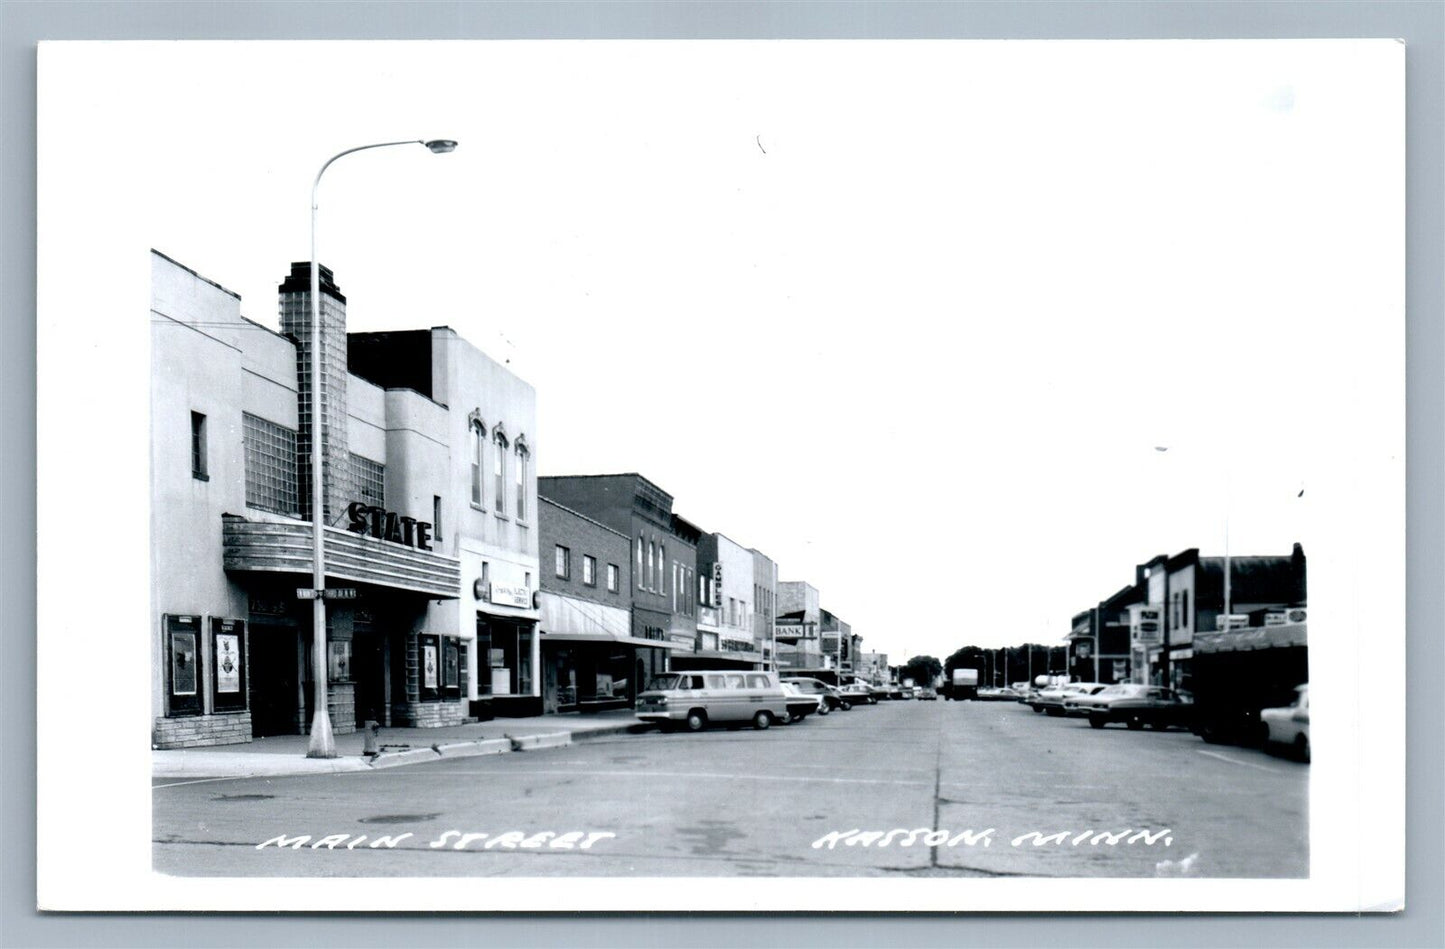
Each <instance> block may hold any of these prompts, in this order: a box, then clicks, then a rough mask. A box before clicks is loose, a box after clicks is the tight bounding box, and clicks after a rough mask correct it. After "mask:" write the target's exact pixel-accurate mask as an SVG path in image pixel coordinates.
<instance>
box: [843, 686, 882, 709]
mask: <svg viewBox="0 0 1445 949" xmlns="http://www.w3.org/2000/svg"><path fill="white" fill-rule="evenodd" d="M839 691H840V692H842V693H843V695H844V697H845V698H847V699H848V701H849V703H851V704H853V705H877V704H878V700H877V699H875V698H874V697H873V693H872V692H871V691H870V690H869V689H868V686H866V685H864V684H863V683H862V682H850V683H848V684H847V685H845V686H843V688H842V689H840V690H839Z"/></svg>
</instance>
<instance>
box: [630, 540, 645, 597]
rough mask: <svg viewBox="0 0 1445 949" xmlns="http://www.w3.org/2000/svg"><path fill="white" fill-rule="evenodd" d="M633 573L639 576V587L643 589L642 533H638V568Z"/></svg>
mask: <svg viewBox="0 0 1445 949" xmlns="http://www.w3.org/2000/svg"><path fill="white" fill-rule="evenodd" d="M633 574H634V576H636V577H637V589H639V590H641V589H642V587H643V583H644V580H643V573H642V535H641V534H638V535H637V569H636V570H634V571H633Z"/></svg>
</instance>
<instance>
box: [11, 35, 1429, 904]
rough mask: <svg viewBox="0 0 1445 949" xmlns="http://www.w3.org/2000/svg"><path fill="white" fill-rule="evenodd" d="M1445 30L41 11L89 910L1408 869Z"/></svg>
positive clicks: (48, 477) (48, 351) (50, 550)
mask: <svg viewBox="0 0 1445 949" xmlns="http://www.w3.org/2000/svg"><path fill="white" fill-rule="evenodd" d="M1404 62H1405V49H1404V47H1403V45H1402V44H1400V43H1397V42H1393V41H1387V40H1297V41H1296V40H1291V41H1260V40H1255V41H1180V40H1175V41H1090V42H1084V41H1077V42H1075V41H1038V42H1002V41H911V42H902V41H898V42H894V41H870V42H863V41H826V42H825V41H818V42H802V41H797V42H737V41H726V42H724V41H716V42H715V41H696V42H671V41H647V42H631V41H628V42H623V41H615V42H614V41H599V42H592V41H588V42H551V41H548V42H384V43H381V42H368V43H342V42H337V43H312V42H287V43H272V42H169V43H149V42H106V43H64V42H60V43H44V44H42V45H41V48H40V55H39V103H38V106H39V128H40V135H39V151H38V156H37V158H38V169H39V171H38V186H39V274H38V279H39V312H38V315H37V320H38V342H39V352H38V366H39V406H40V410H39V419H38V425H39V433H40V434H39V481H40V497H39V523H40V537H39V551H38V553H39V577H40V591H39V592H40V598H39V604H40V606H39V609H40V612H39V620H40V631H39V634H40V635H39V644H40V646H39V653H40V667H39V686H40V694H39V749H40V751H39V765H40V773H39V789H40V794H39V800H40V805H39V814H38V827H39V856H38V871H39V884H40V890H39V902H40V905H41V907H42V908H43V909H50V910H182V909H191V910H268V911H270V910H278V909H279V910H295V911H316V910H341V911H352V912H375V911H387V910H423V909H424V910H444V911H445V910H455V911H486V912H498V913H508V912H516V911H528V910H531V911H536V910H549V911H555V910H591V911H618V910H651V909H688V910H728V911H757V910H766V911H772V912H787V911H803V910H807V911H818V910H844V909H846V910H876V911H905V910H931V911H983V910H987V911H991V912H998V911H1040V910H1062V911H1118V910H1141V911H1142V910H1148V911H1157V910H1204V911H1266V912H1269V911H1326V912H1351V913H1354V912H1361V911H1390V910H1395V909H1398V908H1400V907H1401V906H1402V905H1403V894H1404V875H1403V874H1404V869H1403V868H1404V835H1405V829H1404V780H1405V779H1404V693H1403V687H1402V685H1401V683H1402V682H1403V675H1404V662H1405V652H1404V647H1405V625H1404V616H1405V602H1404V576H1405V571H1404V544H1403V541H1404V458H1405V456H1404V446H1405V414H1404V385H1403V368H1404V345H1403V344H1404V326H1405V323H1404V252H1405V245H1404V219H1405V218H1404V216H1405V206H1404V173H1405V154H1404V141H1405V139H1404V134H1403V133H1404V122H1405V111H1404ZM323 698H324V701H323ZM1315 718H1317V719H1318V721H1313V719H1315ZM561 878H565V879H566V880H568V881H569V882H572V883H575V884H577V885H569V886H567V887H566V888H564V889H556V888H547V887H539V886H538V885H537V884H538V882H539V881H546V880H552V879H561Z"/></svg>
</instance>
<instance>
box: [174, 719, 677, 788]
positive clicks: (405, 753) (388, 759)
mask: <svg viewBox="0 0 1445 949" xmlns="http://www.w3.org/2000/svg"><path fill="white" fill-rule="evenodd" d="M656 727H657V726H656V725H654V724H653V723H651V722H619V723H618V724H616V725H606V726H603V727H600V728H589V729H578V730H577V731H557V732H546V733H543V734H540V735H517V736H512V735H508V736H506V737H503V738H478V739H471V740H468V741H455V742H447V743H441V742H438V743H435V744H432V745H426V746H421V747H416V748H406V749H404V750H399V751H387V752H383V753H382V754H380V755H377V756H376V757H374V758H371V759H370V760H366V759H363V758H357V757H351V756H345V757H339V758H336V759H333V760H330V761H327V762H325V763H323V762H321V761H316V762H312V763H311V764H309V765H308V766H305V767H293V766H289V765H288V766H287V767H285V768H277V767H272V766H268V765H267V764H265V763H262V762H259V761H253V762H252V766H251V767H246V768H242V769H241V770H239V771H229V770H228V769H221V768H217V767H214V766H208V765H205V764H185V763H183V762H176V763H174V764H172V765H170V766H165V767H161V768H160V769H157V768H155V767H154V766H153V767H152V774H151V777H152V779H153V780H154V779H161V778H188V777H195V776H203V777H207V778H212V777H217V776H220V777H227V778H265V777H295V776H304V775H308V774H328V773H331V774H335V773H343V772H353V773H354V772H358V771H371V770H374V769H383V768H396V767H400V766H402V765H412V764H426V763H428V762H433V761H444V760H448V759H452V758H474V757H480V756H483V755H500V754H511V753H514V752H526V751H542V750H545V749H548V748H566V747H569V746H571V745H573V744H577V743H579V742H584V741H589V740H592V739H595V738H607V737H611V736H615V735H636V734H645V733H647V732H650V731H655V730H656Z"/></svg>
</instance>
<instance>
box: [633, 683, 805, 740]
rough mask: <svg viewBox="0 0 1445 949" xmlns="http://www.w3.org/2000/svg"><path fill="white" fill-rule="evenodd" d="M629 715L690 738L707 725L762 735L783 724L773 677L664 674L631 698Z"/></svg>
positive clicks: (784, 707) (784, 706)
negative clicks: (744, 726) (745, 725)
mask: <svg viewBox="0 0 1445 949" xmlns="http://www.w3.org/2000/svg"><path fill="white" fill-rule="evenodd" d="M635 714H636V715H637V717H638V718H640V719H642V720H643V721H644V722H656V723H657V724H658V725H659V726H661V727H662V728H663V729H664V730H667V729H672V728H678V727H686V728H687V730H688V731H694V732H696V731H702V730H703V729H704V728H706V727H707V726H708V725H709V724H712V723H738V722H748V721H750V722H752V723H753V727H754V728H758V729H763V728H767V727H768V726H769V725H772V724H773V723H774V722H786V721H787V720H788V718H789V712H788V696H787V694H786V693H784V692H783V686H782V683H781V682H779V681H778V676H777V674H776V673H773V672H745V671H739V670H736V669H721V670H716V671H702V672H670V673H667V674H665V675H660V676H655V677H654V678H653V680H652V681H651V682H650V683H648V686H647V689H646V691H644V692H642V693H641V694H639V695H638V696H637V709H636V713H635Z"/></svg>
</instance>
